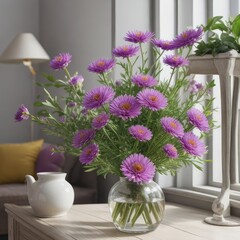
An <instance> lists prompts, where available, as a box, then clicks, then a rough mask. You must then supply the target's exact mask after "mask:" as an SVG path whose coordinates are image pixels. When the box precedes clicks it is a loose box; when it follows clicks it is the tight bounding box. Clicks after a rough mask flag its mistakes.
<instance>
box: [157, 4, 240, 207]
mask: <svg viewBox="0 0 240 240" xmlns="http://www.w3.org/2000/svg"><path fill="white" fill-rule="evenodd" d="M154 8H155V11H156V12H155V14H156V20H155V21H156V22H155V27H156V31H155V32H156V33H157V34H158V35H159V37H160V38H162V39H172V38H173V37H174V36H175V35H176V34H178V33H180V32H182V31H183V30H185V29H186V28H187V27H188V26H193V27H196V26H199V25H201V24H204V25H205V24H206V22H207V19H208V18H210V17H213V16H223V17H224V19H225V20H227V19H228V17H230V16H236V15H237V14H239V10H240V0H221V4H219V0H168V1H159V0H158V1H156V2H155V6H154ZM195 78H196V79H197V80H199V81H207V80H208V78H209V79H215V82H216V87H215V88H214V91H213V95H214V97H216V100H215V102H214V108H217V109H218V111H217V112H214V113H213V118H214V120H216V121H217V122H218V125H220V124H221V111H220V109H221V102H220V87H219V79H218V76H203V75H202V76H201V75H196V76H195ZM238 125H240V123H239V124H238ZM238 135H239V137H240V133H239V134H238ZM207 141H208V146H209V156H208V158H209V159H213V161H212V163H211V164H209V163H208V164H205V165H204V169H203V172H200V171H198V170H197V169H195V168H193V167H192V166H190V167H187V168H183V169H181V171H180V172H179V173H178V174H177V175H176V176H175V177H170V176H159V179H158V181H159V183H160V185H161V186H162V187H164V188H169V187H177V188H178V189H188V190H194V191H196V192H197V194H199V193H200V192H202V193H204V194H205V195H204V194H203V195H202V196H203V197H202V198H201V199H205V200H207V201H208V202H209V203H210V204H211V203H212V200H213V199H215V198H216V197H215V196H217V195H218V194H219V192H220V187H221V182H222V160H221V159H222V156H221V128H218V129H216V130H214V131H213V135H212V138H209V139H208V140H207ZM238 155H240V151H239V153H238ZM239 159H240V157H239ZM239 165H240V163H239V160H238V159H235V161H234V162H232V163H231V168H232V169H231V183H232V185H231V189H232V190H235V191H232V192H231V199H233V201H234V200H240V184H239V183H240V179H239V175H240V173H239V172H240V168H239ZM175 190H176V189H175ZM169 191H170V190H169V189H167V192H168V193H169ZM185 193H186V192H185ZM185 193H184V194H185ZM178 194H179V192H178ZM189 195H190V193H189ZM210 195H212V196H214V197H213V198H211V197H210V198H208V196H210ZM196 196H199V195H196ZM235 205H238V206H239V207H240V202H238V203H236V202H235ZM209 206H210V205H209Z"/></svg>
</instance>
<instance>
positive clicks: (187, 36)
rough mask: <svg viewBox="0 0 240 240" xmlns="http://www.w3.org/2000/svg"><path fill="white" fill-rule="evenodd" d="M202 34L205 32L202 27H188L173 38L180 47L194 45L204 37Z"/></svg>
mask: <svg viewBox="0 0 240 240" xmlns="http://www.w3.org/2000/svg"><path fill="white" fill-rule="evenodd" d="M202 34H203V28H202V27H198V28H196V29H188V30H186V31H184V32H182V33H181V34H179V35H178V36H177V37H176V38H175V39H174V40H173V42H174V44H175V45H176V46H177V47H178V48H180V47H186V46H192V45H193V44H194V43H196V42H197V41H198V40H199V39H200V38H201V37H202Z"/></svg>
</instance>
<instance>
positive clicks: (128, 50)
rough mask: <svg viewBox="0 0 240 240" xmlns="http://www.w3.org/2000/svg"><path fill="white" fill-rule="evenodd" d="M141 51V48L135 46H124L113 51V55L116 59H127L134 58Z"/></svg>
mask: <svg viewBox="0 0 240 240" xmlns="http://www.w3.org/2000/svg"><path fill="white" fill-rule="evenodd" d="M138 51H139V47H137V46H134V45H124V46H121V47H117V48H115V49H114V50H113V55H114V56H115V57H122V58H127V57H132V56H135V55H136V54H137V53H138Z"/></svg>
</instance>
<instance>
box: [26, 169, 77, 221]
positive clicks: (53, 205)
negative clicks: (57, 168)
mask: <svg viewBox="0 0 240 240" xmlns="http://www.w3.org/2000/svg"><path fill="white" fill-rule="evenodd" d="M37 177H38V180H37V181H35V179H34V178H33V177H32V176H31V175H26V180H27V193H28V201H29V204H30V205H31V207H32V209H33V211H34V214H35V215H36V216H38V217H59V216H63V215H65V214H66V213H67V212H68V210H69V209H70V208H71V206H72V204H73V200H74V191H73V188H72V186H71V184H70V183H68V182H67V181H66V180H65V177H66V173H59V172H41V173H37Z"/></svg>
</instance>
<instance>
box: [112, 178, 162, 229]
mask: <svg viewBox="0 0 240 240" xmlns="http://www.w3.org/2000/svg"><path fill="white" fill-rule="evenodd" d="M108 205H109V209H110V213H111V216H112V220H113V223H114V225H115V227H116V228H117V229H118V230H120V231H122V232H127V233H144V232H149V231H153V230H154V229H156V227H157V226H158V225H159V224H160V222H161V221H162V218H163V215H164V211H165V199H164V194H163V192H162V189H161V188H160V187H159V185H158V184H157V183H155V182H154V181H150V182H148V183H144V184H136V183H133V182H129V181H127V180H126V179H125V178H120V181H118V182H117V183H116V184H115V185H114V186H113V187H112V188H111V190H110V192H109V195H108Z"/></svg>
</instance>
